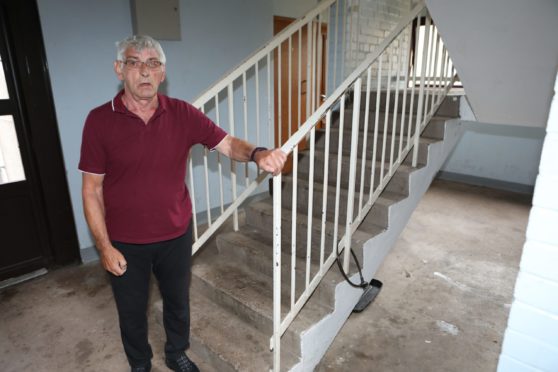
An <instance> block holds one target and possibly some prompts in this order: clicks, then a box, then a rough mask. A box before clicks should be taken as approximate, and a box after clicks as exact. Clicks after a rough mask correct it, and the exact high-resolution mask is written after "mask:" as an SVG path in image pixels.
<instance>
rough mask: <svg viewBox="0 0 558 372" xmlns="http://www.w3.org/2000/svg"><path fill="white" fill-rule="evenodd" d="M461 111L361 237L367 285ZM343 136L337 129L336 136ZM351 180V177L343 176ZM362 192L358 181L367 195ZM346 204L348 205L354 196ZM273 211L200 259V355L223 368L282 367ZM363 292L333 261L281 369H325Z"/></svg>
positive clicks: (194, 300) (289, 340) (398, 176)
mask: <svg viewBox="0 0 558 372" xmlns="http://www.w3.org/2000/svg"><path fill="white" fill-rule="evenodd" d="M449 100H451V97H449V98H446V101H449ZM448 107H449V109H448ZM455 107H456V103H455V101H453V103H452V102H450V103H449V104H448V105H445V106H444V104H443V105H442V107H441V108H440V110H439V111H438V115H442V116H438V117H434V118H433V120H432V121H431V122H430V123H429V125H428V126H427V128H426V129H425V131H424V132H423V136H422V138H421V144H420V146H419V149H420V150H419V167H417V168H412V167H411V166H410V161H409V160H406V161H405V162H403V164H402V165H401V167H400V168H399V169H398V170H397V171H396V172H395V173H394V176H393V178H392V180H391V181H390V183H389V184H388V186H387V187H386V189H385V190H384V192H383V193H382V194H380V197H379V199H378V200H377V202H376V204H375V205H374V207H373V208H372V210H371V212H370V213H369V214H368V216H367V217H366V218H365V220H364V222H363V223H362V225H361V226H360V228H359V229H358V230H357V231H356V233H355V235H354V236H353V244H352V246H353V250H354V251H355V253H356V254H357V256H358V257H359V260H360V261H361V263H362V264H363V274H364V277H365V279H366V280H370V279H371V278H372V277H373V276H374V273H375V272H376V270H377V269H378V267H379V266H380V264H381V263H382V261H383V260H384V257H385V256H386V255H387V253H388V252H389V250H390V249H391V247H392V246H393V245H394V243H395V241H396V239H397V238H398V236H399V235H400V233H401V231H402V230H403V228H404V227H405V225H406V224H407V221H408V220H409V218H410V216H411V214H412V212H413V210H414V209H415V208H416V206H417V205H418V202H419V201H420V199H421V198H422V196H423V194H424V193H425V192H426V190H427V189H428V187H429V185H430V183H431V181H432V179H433V178H434V177H435V175H436V173H437V172H438V170H439V169H440V167H441V166H442V164H443V162H444V161H445V160H446V158H447V157H448V155H449V154H450V153H451V151H452V149H453V148H454V146H455V145H456V143H457V140H458V139H459V137H460V136H461V134H462V128H461V124H460V121H459V120H458V119H451V118H449V117H448V115H452V116H453V117H455V116H457V112H458V111H457V112H456V109H455ZM444 110H447V112H446V111H444ZM457 110H458V106H457ZM361 116H362V115H361ZM348 122H350V121H348ZM333 133H334V131H333V130H332V140H333V138H334V135H333ZM391 135H392V134H391V133H386V136H387V137H386V138H387V139H390V138H391V137H390V136H391ZM398 135H399V133H397V132H396V131H395V136H396V137H397V138H398ZM346 137H349V136H346ZM319 141H320V136H319V133H318V135H317V142H316V143H317V145H316V146H317V152H316V163H315V167H316V174H317V175H319V174H320V172H322V173H323V167H324V164H322V165H321V168H320V165H319V164H318V163H319V161H322V163H323V156H324V155H323V154H322V155H321V158H320V156H319V154H320V153H319V151H320V149H319V146H320V145H319ZM388 142H389V141H388ZM335 146H336V145H335ZM343 155H345V154H343ZM331 157H332V159H331V160H330V165H329V167H330V168H329V169H330V177H329V180H330V182H329V183H330V184H332V185H333V186H328V195H329V193H330V192H331V190H333V191H335V187H334V185H335V179H334V177H335V174H336V173H335V171H332V169H331V167H332V166H333V165H332V163H335V162H336V159H337V155H335V156H331ZM320 159H321V160H320ZM307 160H308V159H307V157H306V159H305V154H301V156H300V157H299V165H301V169H303V168H304V167H302V165H303V164H304V162H305V161H307ZM335 167H336V165H335ZM320 169H321V170H320ZM359 169H360V168H359ZM299 177H300V178H299V181H298V185H297V186H298V187H297V188H298V190H299V193H300V194H301V195H304V192H300V191H304V190H307V189H308V178H306V181H305V177H304V172H303V171H302V172H301V171H299ZM344 178H345V176H343V177H341V179H344ZM315 181H319V183H318V182H315V191H314V198H313V200H314V203H313V205H314V207H313V210H314V213H313V217H314V218H313V223H312V225H313V231H312V236H314V237H315V238H316V239H313V241H317V242H319V241H320V240H319V237H320V232H319V231H317V230H316V231H314V228H315V226H320V225H321V217H320V215H321V209H320V208H321V201H322V195H323V194H322V193H323V185H322V182H321V180H319V179H318V180H316V179H315ZM305 182H306V183H305ZM284 187H285V189H286V190H288V188H289V187H291V188H292V179H291V178H289V176H288V175H287V176H285V177H284ZM358 187H359V185H358V183H357V191H358ZM365 189H366V187H365ZM289 194H290V193H289V192H283V195H284V197H283V213H282V218H283V237H284V239H285V243H284V244H283V246H284V247H283V259H282V264H283V268H282V282H283V287H282V288H283V289H282V298H283V304H282V309H283V313H285V312H286V311H287V310H288V309H289V307H290V305H291V304H290V292H291V288H290V284H291V277H290V265H291V258H290V256H289V255H287V252H290V239H291V232H290V226H291V222H290V221H291V215H292V210H291V209H292V208H290V207H289V206H290V205H291V204H290V203H291V201H290V200H291V199H290V197H292V195H289ZM328 197H329V196H328ZM300 199H301V200H298V202H299V203H298V206H297V211H296V212H297V213H298V214H299V217H298V220H297V226H298V227H297V243H298V244H299V245H300V246H301V248H300V251H297V257H296V272H295V278H294V281H295V283H296V290H295V292H296V293H297V296H298V294H299V293H300V288H302V287H303V286H304V283H305V271H304V269H305V267H306V261H305V259H304V257H305V255H306V244H305V242H306V236H307V233H306V231H307V220H308V217H307V206H308V197H306V199H305V198H304V197H300ZM343 202H344V203H345V204H346V199H345V200H343ZM355 203H357V201H355ZM328 204H329V203H328ZM342 204H343V203H342ZM318 206H320V207H319V208H318ZM272 212H273V205H272V200H271V198H270V197H268V198H267V199H264V200H260V201H257V202H252V203H250V204H248V205H246V206H245V208H244V210H243V211H242V212H241V213H240V222H241V223H240V225H241V227H240V230H239V231H237V232H234V231H232V229H231V228H230V226H229V227H227V226H225V227H223V228H221V231H220V232H219V233H218V234H216V235H217V236H216V237H215V238H212V239H211V240H210V241H209V242H208V243H207V244H206V246H205V247H204V248H202V249H201V250H200V253H199V254H198V255H197V256H196V257H195V258H194V261H193V265H192V284H191V289H190V291H191V294H190V297H191V301H190V302H191V311H190V313H191V336H190V338H191V348H190V350H191V351H192V352H194V353H195V354H197V355H198V356H199V357H200V358H202V359H204V360H205V361H206V362H207V364H209V365H211V367H213V368H214V369H215V370H216V371H243V372H244V371H267V370H269V369H270V368H271V366H272V352H270V350H269V341H270V337H271V335H272V325H273V323H272V313H273V311H272V309H273V302H272V299H273V266H272V262H273V261H272V253H273V252H272V250H273V248H272V228H273V219H272V216H273V213H272ZM343 213H344V212H343ZM319 217H320V218H319ZM332 218H333V216H329V215H328V220H327V224H328V229H327V231H328V233H327V234H326V238H325V241H326V246H329V245H328V244H332V238H331V232H330V231H333V222H332ZM340 221H342V222H340V225H344V221H345V217H344V215H343V216H342V218H340ZM343 230H344V226H340V232H339V234H340V236H341V234H342V233H343ZM328 239H329V240H328ZM302 247H304V248H302ZM317 252H318V251H316V250H315V247H314V248H313V251H312V263H311V273H312V274H314V273H315V272H317V270H318V268H319V262H318V257H319V253H317ZM326 252H327V253H329V252H331V250H330V249H328V250H326ZM327 253H326V254H327ZM351 275H352V276H353V281H355V282H357V281H358V280H357V278H358V275H357V274H356V270H355V269H354V265H353V266H352V268H351ZM385 290H389V289H385ZM361 293H362V290H360V289H355V288H353V287H351V286H349V285H348V284H347V283H346V282H345V281H344V280H343V278H342V276H341V274H340V273H339V271H338V268H337V265H333V266H332V268H331V269H330V270H329V272H328V274H327V275H326V276H325V277H324V279H323V281H322V282H321V284H320V285H319V286H318V288H317V289H316V291H315V292H314V294H313V295H312V297H311V298H310V300H309V301H308V303H307V304H306V305H305V307H304V308H303V309H302V311H301V313H300V314H299V316H298V317H297V318H296V319H295V321H294V322H293V323H292V324H291V326H290V327H289V328H288V330H287V331H286V332H285V334H284V336H283V337H282V341H281V355H282V357H281V358H282V359H281V366H282V368H281V369H282V370H292V371H311V370H312V369H313V368H314V367H315V366H316V365H317V364H318V363H319V361H320V359H321V358H322V357H323V355H324V354H325V352H326V350H327V348H328V347H329V345H330V344H331V342H332V341H333V339H334V337H335V335H336V334H337V333H338V332H339V330H340V328H341V327H342V326H343V324H344V322H345V321H346V319H347V318H348V317H349V315H350V313H351V311H352V309H353V308H354V306H355V304H356V302H357V301H358V299H359V297H360V295H361ZM161 308H162V306H161V304H160V303H158V304H156V305H155V309H156V311H159V312H160V311H161V310H160V309H161Z"/></svg>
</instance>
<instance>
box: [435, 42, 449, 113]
mask: <svg viewBox="0 0 558 372" xmlns="http://www.w3.org/2000/svg"><path fill="white" fill-rule="evenodd" d="M446 51H447V50H446V48H444V47H443V46H442V58H441V65H440V77H439V80H438V94H437V95H436V104H441V103H442V102H440V100H441V99H442V98H443V94H444V80H443V79H444V70H445V69H446Z"/></svg>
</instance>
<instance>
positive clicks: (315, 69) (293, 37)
mask: <svg viewBox="0 0 558 372" xmlns="http://www.w3.org/2000/svg"><path fill="white" fill-rule="evenodd" d="M348 1H350V0H324V1H321V2H320V3H319V5H318V6H317V7H316V8H315V9H313V10H312V11H310V12H308V13H307V14H306V15H305V16H303V17H302V18H300V19H298V20H296V21H295V22H293V23H292V24H290V25H289V26H288V27H287V28H285V29H284V30H283V31H281V32H280V33H279V34H277V35H276V36H275V37H274V38H273V39H272V40H271V41H270V42H268V43H267V44H266V45H265V46H263V47H262V48H261V49H259V50H258V51H256V52H255V53H254V54H253V55H251V56H250V57H249V58H247V59H246V60H245V61H244V62H242V63H241V64H240V65H239V66H238V67H236V68H234V69H233V70H232V71H230V72H229V73H227V74H225V76H224V77H222V78H221V79H219V81H218V82H217V83H215V84H214V85H213V86H211V87H210V88H209V89H208V90H207V91H205V92H204V93H202V94H201V95H200V96H199V97H198V98H197V99H196V100H195V101H194V102H193V105H194V106H195V107H196V108H198V109H200V110H201V111H202V112H204V113H205V114H206V115H208V116H209V117H210V118H212V119H213V120H214V121H215V122H216V123H217V124H218V125H220V126H222V127H223V128H224V129H225V130H227V131H228V132H229V133H230V134H231V135H234V136H236V137H239V138H243V139H246V140H248V141H250V142H255V143H262V141H264V142H265V141H266V138H265V137H266V136H265V132H267V142H269V146H271V147H275V146H280V145H282V144H283V143H284V142H285V141H286V140H287V139H288V138H289V137H290V136H291V134H292V133H294V132H296V131H297V130H298V128H299V126H300V123H303V122H305V121H306V119H307V118H308V117H309V116H310V115H311V114H312V113H313V112H314V111H315V110H316V108H317V107H318V106H320V104H321V102H322V101H323V97H324V93H325V92H327V91H328V90H332V89H333V88H334V87H335V86H336V85H337V84H338V81H339V82H341V81H342V79H343V70H342V66H340V65H339V63H338V59H339V58H338V56H341V55H342V54H343V52H344V48H345V44H346V43H345V39H346V38H347V37H348V36H347V29H349V28H348V27H347V25H346V21H345V19H346V18H347V17H346V14H347V11H348V10H347V8H348V5H347V4H348ZM324 30H327V36H326V40H328V42H327V44H326V43H324V40H323V38H322V37H321V34H322V33H323V32H324ZM332 40H334V42H331V41H332ZM330 44H331V45H332V46H333V48H331V49H332V50H329V49H330V48H329V46H330ZM338 44H339V46H338ZM295 47H296V48H295ZM293 50H297V52H296V53H294V52H293ZM323 55H326V56H328V57H327V58H326V60H324V59H323ZM329 60H331V61H332V63H331V64H330V63H329ZM343 61H344V59H343ZM322 69H325V70H322ZM324 71H325V74H324V73H323V72H324ZM323 75H325V77H326V78H325V79H323V78H322V76H323ZM282 77H283V78H286V79H282ZM285 93H286V94H285ZM283 96H285V97H283ZM274 97H275V98H274ZM285 99H287V100H288V102H287V103H285V102H284V100H285ZM274 100H275V101H274ZM274 108H276V109H275V110H274ZM239 123H242V125H240V124H239ZM274 123H278V124H277V125H276V126H277V127H278V128H281V129H277V128H275V127H274ZM284 128H286V129H284ZM273 137H274V140H273ZM195 151H196V153H194V150H192V153H191V154H190V158H189V163H188V180H187V182H188V185H189V191H190V195H191V200H192V209H193V227H194V241H195V242H194V245H193V249H192V251H193V253H195V252H196V251H197V250H198V249H199V248H200V247H201V246H202V245H203V244H204V243H205V242H206V241H207V239H208V238H209V237H210V236H211V235H212V234H214V233H215V231H216V230H217V229H218V228H219V227H220V226H221V225H222V224H223V222H225V221H226V220H227V219H228V218H229V217H230V216H231V215H232V216H233V224H234V228H235V230H237V229H238V207H239V206H240V205H241V203H242V202H243V201H244V200H245V199H246V198H247V197H248V196H250V195H251V194H252V193H253V192H254V191H255V190H256V189H257V187H258V185H259V184H261V183H262V182H263V181H264V179H265V178H266V177H267V176H268V175H267V174H260V172H259V171H257V170H256V169H255V167H254V166H253V165H250V164H238V163H236V162H234V161H231V162H230V165H229V166H227V165H226V164H224V163H223V159H222V158H221V157H220V156H219V154H218V153H215V154H211V153H210V152H209V151H207V150H201V149H199V148H197V149H195ZM239 168H240V169H239ZM242 168H243V171H242ZM214 177H217V178H218V180H219V182H218V186H217V182H210V180H211V179H215V178H214ZM212 189H213V190H212ZM215 189H218V190H215ZM200 204H201V205H200ZM199 210H202V211H203V210H205V211H204V212H202V213H203V215H205V218H204V221H198V219H200V214H201V213H198V211H199ZM202 222H204V223H206V224H207V225H206V226H207V228H206V230H205V231H203V233H202V232H200V231H198V229H199V227H198V225H201V224H202Z"/></svg>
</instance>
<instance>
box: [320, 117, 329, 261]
mask: <svg viewBox="0 0 558 372" xmlns="http://www.w3.org/2000/svg"><path fill="white" fill-rule="evenodd" d="M325 129H326V132H325V149H324V154H325V156H324V180H323V184H322V190H323V191H322V228H321V230H320V231H321V238H320V270H321V269H322V267H323V265H324V255H325V232H326V217H327V197H328V194H327V188H328V180H329V139H330V132H331V109H330V110H327V114H326V128H325Z"/></svg>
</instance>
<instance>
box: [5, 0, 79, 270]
mask: <svg viewBox="0 0 558 372" xmlns="http://www.w3.org/2000/svg"><path fill="white" fill-rule="evenodd" d="M0 60H1V61H0V63H1V65H2V69H1V71H0V280H2V279H5V278H9V277H13V276H17V275H21V274H24V273H27V272H31V271H33V270H36V269H38V268H41V267H50V266H52V265H57V264H65V263H68V262H72V261H75V260H77V259H78V257H79V247H78V243H77V237H76V233H75V226H74V221H73V216H72V213H71V206H70V201H69V195H68V189H67V182H66V178H65V170H64V164H63V160H62V154H61V147H60V142H59V138H58V130H57V125H56V120H55V115H54V110H53V101H52V94H51V91H50V85H49V80H48V69H47V64H46V58H45V55H44V47H43V43H42V35H41V29H40V24H39V17H38V13H37V7H36V4H35V3H34V1H32V0H0Z"/></svg>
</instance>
